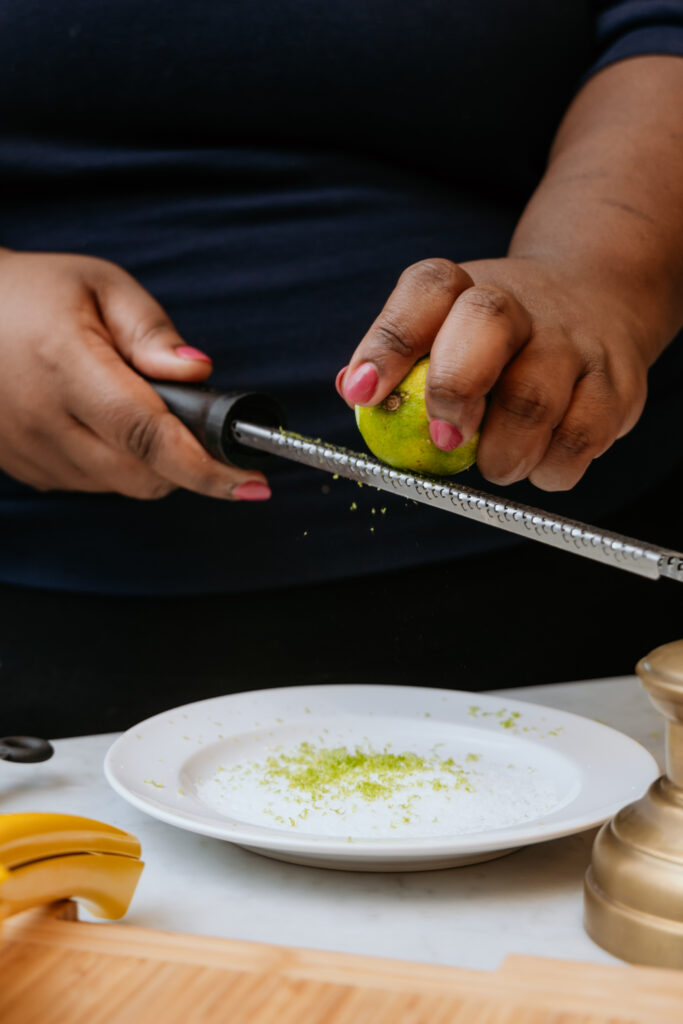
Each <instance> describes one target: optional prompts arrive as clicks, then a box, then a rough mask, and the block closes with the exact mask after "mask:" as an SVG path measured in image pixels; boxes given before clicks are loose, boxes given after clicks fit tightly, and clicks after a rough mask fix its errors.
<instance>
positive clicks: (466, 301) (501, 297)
mask: <svg viewBox="0 0 683 1024" xmlns="http://www.w3.org/2000/svg"><path fill="white" fill-rule="evenodd" d="M458 305H459V306H460V308H461V309H463V311H464V312H465V313H468V314H470V315H471V316H474V317H478V318H481V317H483V318H486V319H490V318H492V317H501V316H507V315H509V313H510V312H511V307H512V299H511V298H510V296H509V295H508V294H507V292H504V291H502V290H501V289H499V288H479V287H474V288H468V289H467V290H466V291H464V292H463V293H462V295H461V296H460V298H459V299H458Z"/></svg>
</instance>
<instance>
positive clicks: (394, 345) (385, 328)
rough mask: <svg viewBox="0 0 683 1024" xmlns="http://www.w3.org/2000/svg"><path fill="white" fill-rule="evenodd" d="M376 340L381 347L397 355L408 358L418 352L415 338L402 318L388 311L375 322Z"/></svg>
mask: <svg viewBox="0 0 683 1024" xmlns="http://www.w3.org/2000/svg"><path fill="white" fill-rule="evenodd" d="M374 333H375V340H376V341H377V342H379V344H380V345H381V347H382V348H383V349H385V350H388V351H389V352H394V353H395V354H396V355H399V356H403V357H404V358H408V357H411V356H414V355H416V354H417V352H418V347H417V343H416V340H415V338H413V337H412V336H411V333H410V331H409V330H408V329H407V328H406V326H405V324H403V323H402V322H401V320H400V318H397V317H393V316H391V315H388V314H386V313H384V314H382V316H381V317H380V318H379V320H378V321H377V323H376V324H375V332H374Z"/></svg>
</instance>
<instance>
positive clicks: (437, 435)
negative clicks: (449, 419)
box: [429, 420, 462, 452]
mask: <svg viewBox="0 0 683 1024" xmlns="http://www.w3.org/2000/svg"><path fill="white" fill-rule="evenodd" d="M429 435H430V437H431V439H432V441H433V442H434V444H435V445H436V447H437V448H440V449H441V451H442V452H450V451H452V450H453V448H457V447H458V445H461V444H462V434H461V433H460V431H459V430H458V428H457V427H454V426H453V425H452V424H451V423H446V421H445V420H432V421H431V423H430V424H429Z"/></svg>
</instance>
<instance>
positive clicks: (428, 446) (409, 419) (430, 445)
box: [356, 356, 479, 476]
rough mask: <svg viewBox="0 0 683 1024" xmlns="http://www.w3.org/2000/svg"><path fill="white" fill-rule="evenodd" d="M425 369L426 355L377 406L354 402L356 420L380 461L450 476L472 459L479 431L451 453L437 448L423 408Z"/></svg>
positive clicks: (427, 358)
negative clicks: (430, 433) (355, 404)
mask: <svg viewBox="0 0 683 1024" xmlns="http://www.w3.org/2000/svg"><path fill="white" fill-rule="evenodd" d="M428 368H429V357H428V356H425V358H424V359H421V360H420V361H419V362H417V363H416V364H415V366H414V367H413V368H412V370H411V371H410V373H408V375H407V376H406V377H404V378H403V380H402V381H401V383H400V384H399V385H398V387H396V388H395V389H394V390H393V391H392V392H391V394H390V395H387V397H386V398H385V399H384V401H383V402H380V403H379V405H374V406H371V407H366V406H362V405H357V406H356V423H357V424H358V429H359V430H360V432H361V434H362V435H363V440H364V441H365V443H366V445H367V446H368V448H369V449H370V451H371V452H372V454H373V455H375V456H376V457H377V458H378V459H380V460H381V461H382V462H386V463H388V465H390V466H393V467H394V468H395V469H408V470H411V471H412V472H413V473H427V474H431V475H432V476H453V475H454V474H455V473H460V472H461V471H462V470H463V469H467V468H468V467H469V466H471V465H472V464H473V463H474V462H475V460H476V457H477V445H478V443H479V434H475V435H474V437H473V438H472V439H471V440H470V441H468V442H467V444H463V445H461V446H460V447H459V448H454V449H453V450H452V451H450V452H444V451H441V449H440V448H437V447H436V445H435V444H434V442H433V441H432V439H431V437H430V436H429V417H428V416H427V409H426V407H425V385H426V383H427V369H428Z"/></svg>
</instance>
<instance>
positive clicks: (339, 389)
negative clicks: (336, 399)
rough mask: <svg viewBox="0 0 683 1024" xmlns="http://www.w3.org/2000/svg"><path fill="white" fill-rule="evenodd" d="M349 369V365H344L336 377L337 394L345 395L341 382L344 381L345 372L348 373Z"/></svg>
mask: <svg viewBox="0 0 683 1024" xmlns="http://www.w3.org/2000/svg"><path fill="white" fill-rule="evenodd" d="M347 370H348V366H342V368H341V370H340V371H339V373H338V374H337V376H336V377H335V378H334V386H335V388H336V389H337V394H338V395H340V396H341V397H342V398H343V397H344V394H343V392H342V389H341V382H342V377H343V376H344V374H345V373H346V371H347Z"/></svg>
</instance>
